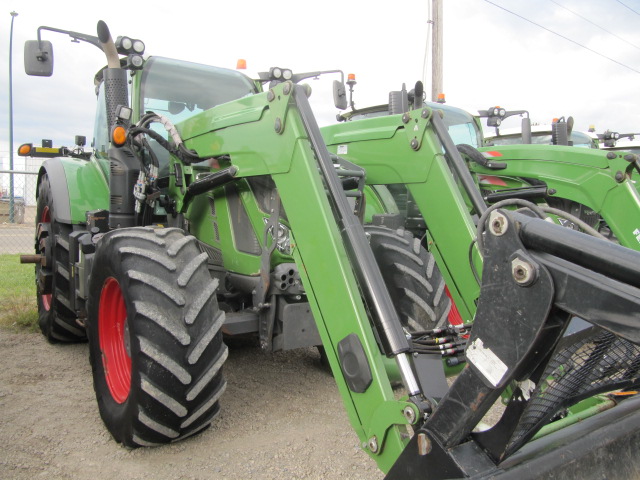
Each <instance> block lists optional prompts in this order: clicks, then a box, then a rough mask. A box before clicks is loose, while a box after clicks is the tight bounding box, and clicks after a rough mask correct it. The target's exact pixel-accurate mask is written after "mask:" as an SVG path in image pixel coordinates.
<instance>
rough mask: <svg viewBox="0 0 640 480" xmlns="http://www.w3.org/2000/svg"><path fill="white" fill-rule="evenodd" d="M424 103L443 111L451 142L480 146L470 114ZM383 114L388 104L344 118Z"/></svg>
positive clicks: (479, 138)
mask: <svg viewBox="0 0 640 480" xmlns="http://www.w3.org/2000/svg"><path fill="white" fill-rule="evenodd" d="M424 105H425V106H427V107H429V108H432V109H434V110H442V112H443V113H444V118H443V120H444V124H445V125H446V127H447V130H448V131H449V135H450V136H451V138H452V139H453V143H455V144H456V145H460V144H462V143H464V144H467V145H471V146H473V147H476V148H478V147H481V146H482V138H483V137H482V132H481V131H480V129H479V127H478V125H477V124H476V122H475V121H474V119H473V116H472V115H471V114H469V113H467V112H465V111H464V110H461V109H459V108H456V107H450V106H448V105H442V104H440V103H432V102H425V104H424ZM384 115H389V106H388V105H378V106H376V107H369V108H363V109H361V110H356V111H354V112H353V113H352V114H349V115H345V118H346V119H347V120H349V121H354V120H362V119H364V118H373V117H382V116H384Z"/></svg>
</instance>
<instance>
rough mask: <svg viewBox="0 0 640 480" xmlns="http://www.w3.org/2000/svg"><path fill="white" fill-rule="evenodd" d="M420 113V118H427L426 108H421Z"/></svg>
mask: <svg viewBox="0 0 640 480" xmlns="http://www.w3.org/2000/svg"><path fill="white" fill-rule="evenodd" d="M420 115H421V116H422V118H429V110H427V109H426V108H425V109H423V110H422V112H420Z"/></svg>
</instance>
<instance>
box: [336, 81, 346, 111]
mask: <svg viewBox="0 0 640 480" xmlns="http://www.w3.org/2000/svg"><path fill="white" fill-rule="evenodd" d="M333 103H334V105H335V106H336V108H337V109H340V110H346V108H347V90H346V88H345V86H344V83H342V82H340V81H338V80H334V81H333Z"/></svg>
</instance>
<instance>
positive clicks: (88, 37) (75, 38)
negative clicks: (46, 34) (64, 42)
mask: <svg viewBox="0 0 640 480" xmlns="http://www.w3.org/2000/svg"><path fill="white" fill-rule="evenodd" d="M41 30H48V31H50V32H56V33H63V34H65V35H69V36H70V37H71V38H72V39H73V41H75V42H78V41H80V40H82V41H83V42H87V43H90V44H91V45H94V46H96V47H98V48H99V49H100V50H102V45H101V44H100V39H98V37H94V36H93V35H87V34H85V33H78V32H72V31H69V30H61V29H59V28H53V27H38V47H39V48H40V52H42V56H41V57H38V60H40V61H42V60H45V59H46V58H47V54H46V52H43V51H42V39H41V35H40V31H41Z"/></svg>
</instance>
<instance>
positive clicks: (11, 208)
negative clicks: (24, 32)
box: [9, 12, 18, 223]
mask: <svg viewBox="0 0 640 480" xmlns="http://www.w3.org/2000/svg"><path fill="white" fill-rule="evenodd" d="M17 16H18V13H17V12H11V33H9V170H11V173H9V223H14V220H15V218H14V217H15V216H14V210H15V199H14V191H13V67H12V65H11V64H12V63H13V21H14V20H15V19H16V17H17Z"/></svg>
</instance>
